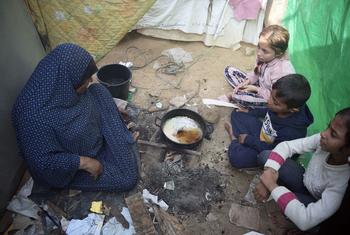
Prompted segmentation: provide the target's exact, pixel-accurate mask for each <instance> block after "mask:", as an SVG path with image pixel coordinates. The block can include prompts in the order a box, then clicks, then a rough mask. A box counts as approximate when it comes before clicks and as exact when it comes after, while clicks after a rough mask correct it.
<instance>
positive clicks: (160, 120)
mask: <svg viewBox="0 0 350 235" xmlns="http://www.w3.org/2000/svg"><path fill="white" fill-rule="evenodd" d="M158 122H159V123H158ZM161 123H162V119H160V118H159V117H156V119H155V120H154V125H156V126H157V127H160V125H161Z"/></svg>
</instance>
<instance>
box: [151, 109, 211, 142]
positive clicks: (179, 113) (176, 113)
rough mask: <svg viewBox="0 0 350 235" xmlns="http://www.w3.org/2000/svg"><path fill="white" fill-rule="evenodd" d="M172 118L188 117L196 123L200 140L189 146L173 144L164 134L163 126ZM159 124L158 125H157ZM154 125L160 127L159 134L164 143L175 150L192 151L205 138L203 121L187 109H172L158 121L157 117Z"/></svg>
mask: <svg viewBox="0 0 350 235" xmlns="http://www.w3.org/2000/svg"><path fill="white" fill-rule="evenodd" d="M174 117H188V118H190V119H192V120H194V121H195V122H196V123H198V125H199V128H200V129H201V131H202V136H201V138H200V139H198V140H197V141H195V142H193V143H191V144H183V143H178V142H174V141H172V140H171V139H169V138H168V137H167V136H166V135H165V133H164V130H163V128H164V124H165V123H166V121H168V120H170V119H172V118H174ZM159 122H160V124H159ZM155 124H156V125H157V126H158V127H160V130H161V133H162V137H163V139H165V140H166V142H168V144H170V145H171V146H172V147H175V148H186V149H193V148H195V147H197V146H198V145H199V144H200V143H201V142H202V140H203V138H204V136H206V134H207V133H206V132H207V129H206V125H205V122H204V119H203V118H202V117H201V116H200V115H199V114H198V113H196V112H194V111H192V110H189V109H173V110H171V111H169V112H167V113H166V114H165V115H164V116H163V117H162V119H160V118H159V117H156V121H155Z"/></svg>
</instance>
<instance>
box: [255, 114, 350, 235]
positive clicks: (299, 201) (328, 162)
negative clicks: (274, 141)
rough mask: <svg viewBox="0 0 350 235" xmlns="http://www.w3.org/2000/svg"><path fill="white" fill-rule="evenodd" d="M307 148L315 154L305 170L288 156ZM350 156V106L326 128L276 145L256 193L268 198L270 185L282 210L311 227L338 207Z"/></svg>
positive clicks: (349, 169)
mask: <svg viewBox="0 0 350 235" xmlns="http://www.w3.org/2000/svg"><path fill="white" fill-rule="evenodd" d="M306 152H313V155H312V158H311V160H310V162H309V165H308V167H307V168H306V170H305V173H304V172H303V171H301V170H300V168H301V166H300V165H297V164H296V163H295V162H293V161H292V160H291V159H287V158H290V157H291V156H293V155H294V154H303V153H306ZM349 156H350V108H346V109H343V110H341V111H340V112H338V113H337V114H336V116H335V118H334V119H333V120H332V121H331V123H330V124H329V126H328V128H327V129H326V130H324V131H323V132H321V133H319V134H315V135H313V136H310V137H306V138H302V139H297V140H292V141H286V142H282V143H280V144H279V145H277V146H276V147H275V148H274V149H273V151H272V152H271V154H270V155H269V158H268V160H267V161H266V163H265V170H264V172H263V174H262V175H261V176H260V180H261V183H262V184H260V185H258V186H257V188H256V191H255V196H256V198H257V199H258V200H263V199H266V197H267V196H268V194H267V193H266V191H264V190H266V189H267V190H268V191H269V192H271V196H272V197H273V199H274V200H275V201H276V202H277V204H278V205H279V207H280V209H281V210H282V212H283V213H284V214H285V215H286V216H287V217H288V218H289V219H290V220H291V221H293V222H294V223H295V224H296V226H298V228H299V229H301V230H308V229H310V228H312V227H314V226H316V225H318V224H319V223H321V222H322V221H324V220H326V219H327V218H329V217H330V216H331V215H332V214H334V213H335V212H336V211H337V209H338V208H339V206H340V204H341V201H342V198H343V196H344V193H345V190H346V188H347V183H348V180H349V177H350V167H349V164H348V157H349ZM298 167H299V168H298ZM295 172H299V175H296V173H295ZM298 181H299V182H298ZM280 185H283V186H280ZM263 186H265V187H263ZM284 186H285V187H284Z"/></svg>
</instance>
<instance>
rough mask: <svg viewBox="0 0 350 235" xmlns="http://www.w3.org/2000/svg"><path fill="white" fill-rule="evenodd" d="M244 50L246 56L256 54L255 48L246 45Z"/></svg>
mask: <svg viewBox="0 0 350 235" xmlns="http://www.w3.org/2000/svg"><path fill="white" fill-rule="evenodd" d="M244 52H245V53H244V54H245V55H246V56H252V55H254V54H255V48H251V47H246V48H245V51H244Z"/></svg>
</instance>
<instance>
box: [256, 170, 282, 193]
mask: <svg viewBox="0 0 350 235" xmlns="http://www.w3.org/2000/svg"><path fill="white" fill-rule="evenodd" d="M277 179H278V172H277V171H275V170H274V169H272V168H267V169H265V170H264V173H263V174H262V175H261V176H260V180H261V182H262V183H263V184H264V185H265V187H266V188H267V189H268V190H269V191H270V192H271V191H272V190H274V189H275V188H276V187H278V185H277Z"/></svg>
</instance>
